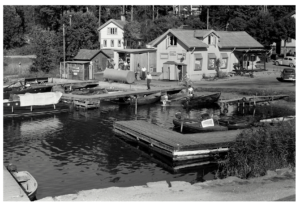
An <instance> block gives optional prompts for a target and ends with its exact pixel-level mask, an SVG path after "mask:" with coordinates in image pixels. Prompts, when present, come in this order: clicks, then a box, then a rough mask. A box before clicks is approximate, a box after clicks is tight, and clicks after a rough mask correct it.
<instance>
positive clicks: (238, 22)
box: [227, 17, 247, 31]
mask: <svg viewBox="0 0 300 205" xmlns="http://www.w3.org/2000/svg"><path fill="white" fill-rule="evenodd" d="M246 27H247V21H245V20H244V19H242V18H240V17H235V18H233V19H231V20H230V21H229V22H228V27H227V30H228V31H244V30H245V28H246Z"/></svg>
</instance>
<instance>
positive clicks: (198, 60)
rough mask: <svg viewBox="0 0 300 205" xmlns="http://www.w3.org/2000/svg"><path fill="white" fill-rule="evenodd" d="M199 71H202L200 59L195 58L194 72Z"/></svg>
mask: <svg viewBox="0 0 300 205" xmlns="http://www.w3.org/2000/svg"><path fill="white" fill-rule="evenodd" d="M201 70H202V58H196V59H195V69H194V71H201Z"/></svg>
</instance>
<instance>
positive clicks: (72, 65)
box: [66, 61, 94, 80]
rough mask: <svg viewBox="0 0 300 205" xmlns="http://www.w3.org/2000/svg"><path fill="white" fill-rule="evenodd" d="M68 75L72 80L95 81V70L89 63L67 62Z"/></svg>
mask: <svg viewBox="0 0 300 205" xmlns="http://www.w3.org/2000/svg"><path fill="white" fill-rule="evenodd" d="M66 74H67V78H68V79H72V80H91V79H93V74H94V73H93V68H92V66H91V64H90V62H87V61H67V62H66Z"/></svg>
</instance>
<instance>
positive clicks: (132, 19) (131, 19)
mask: <svg viewBox="0 0 300 205" xmlns="http://www.w3.org/2000/svg"><path fill="white" fill-rule="evenodd" d="M131 21H133V5H131Z"/></svg>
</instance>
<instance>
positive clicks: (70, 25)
mask: <svg viewBox="0 0 300 205" xmlns="http://www.w3.org/2000/svg"><path fill="white" fill-rule="evenodd" d="M70 26H72V15H71V14H70Z"/></svg>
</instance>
